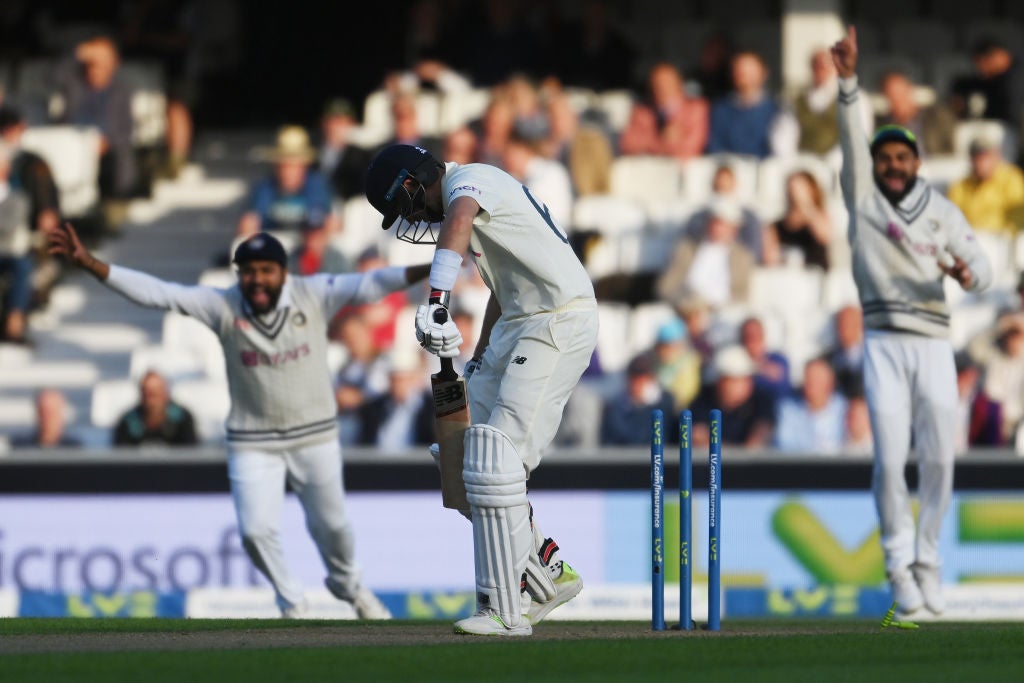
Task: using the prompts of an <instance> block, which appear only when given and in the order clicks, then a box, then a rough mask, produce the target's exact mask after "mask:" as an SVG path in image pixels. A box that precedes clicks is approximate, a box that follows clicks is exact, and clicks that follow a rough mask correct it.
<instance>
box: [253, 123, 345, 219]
mask: <svg viewBox="0 0 1024 683" xmlns="http://www.w3.org/2000/svg"><path fill="white" fill-rule="evenodd" d="M268 156H269V158H270V160H271V161H273V162H274V171H273V173H272V174H271V175H268V176H267V177H265V178H263V179H261V180H260V181H258V182H257V183H256V185H255V186H254V187H253V192H252V198H251V199H250V203H249V209H248V210H247V211H246V212H245V214H244V215H243V216H242V219H241V220H240V221H239V224H238V234H239V236H240V237H248V236H250V235H252V234H254V233H257V232H259V231H260V230H294V231H307V230H321V229H326V230H327V234H333V233H334V232H336V231H337V230H338V228H339V223H338V220H337V218H336V217H335V216H334V214H333V213H332V211H331V190H330V187H329V186H328V183H327V179H326V178H325V177H324V175H323V174H322V173H320V172H319V171H316V170H314V169H313V168H311V167H310V164H311V163H312V162H313V161H314V160H315V159H316V151H315V150H314V149H313V147H312V146H311V145H310V142H309V135H308V134H307V133H306V131H305V130H304V129H303V128H301V127H300V126H285V127H284V128H282V129H281V130H280V131H279V132H278V134H277V145H276V146H275V147H273V148H272V149H270V150H269V152H268Z"/></svg>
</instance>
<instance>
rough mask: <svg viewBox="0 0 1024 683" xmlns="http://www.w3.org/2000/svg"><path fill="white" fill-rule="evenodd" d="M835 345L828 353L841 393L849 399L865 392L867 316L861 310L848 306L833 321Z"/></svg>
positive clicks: (837, 312)
mask: <svg viewBox="0 0 1024 683" xmlns="http://www.w3.org/2000/svg"><path fill="white" fill-rule="evenodd" d="M832 329H833V333H834V336H835V344H834V345H833V346H832V348H831V349H830V350H829V351H828V353H827V355H826V356H827V358H828V361H829V364H830V365H831V366H832V372H834V373H835V376H836V386H837V387H838V388H839V392H840V393H841V394H842V395H843V396H845V397H847V398H852V397H854V396H860V395H862V394H863V393H864V317H863V316H862V315H861V312H860V307H859V306H856V305H854V304H848V305H846V306H843V307H842V308H840V309H839V310H838V311H836V314H835V317H833V319H832Z"/></svg>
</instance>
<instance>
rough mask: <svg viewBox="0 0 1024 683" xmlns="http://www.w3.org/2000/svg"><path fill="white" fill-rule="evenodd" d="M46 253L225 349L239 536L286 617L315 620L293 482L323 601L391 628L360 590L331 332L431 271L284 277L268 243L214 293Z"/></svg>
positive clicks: (281, 255)
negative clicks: (286, 541) (288, 513)
mask: <svg viewBox="0 0 1024 683" xmlns="http://www.w3.org/2000/svg"><path fill="white" fill-rule="evenodd" d="M48 241H49V245H50V253H53V254H63V255H64V256H66V257H68V259H69V260H70V261H72V262H73V263H75V264H76V265H78V266H79V267H81V268H83V269H85V270H87V271H88V272H90V273H92V274H93V275H94V276H96V278H97V279H99V280H100V281H101V282H103V283H104V284H105V285H107V286H108V287H110V288H111V289H112V290H114V291H115V292H117V293H118V294H120V295H122V296H124V297H125V298H126V299H129V300H131V301H133V302H135V303H137V304H140V305H142V306H146V307H148V308H159V309H163V310H176V311H178V312H180V313H184V314H186V315H190V316H192V317H194V318H195V319H197V320H199V321H200V322H202V323H203V324H205V325H206V326H207V327H209V328H210V329H211V330H213V331H214V333H216V335H217V337H218V338H219V339H220V342H221V345H222V347H223V351H224V360H225V362H226V367H227V378H228V387H229V390H230V394H231V411H230V414H229V415H228V419H227V442H228V444H227V445H228V476H229V479H230V482H231V492H232V496H233V498H234V503H235V511H236V513H237V516H238V526H239V532H240V534H241V537H242V545H243V546H244V547H245V550H246V552H247V553H248V555H249V558H250V559H251V560H252V562H253V564H254V565H255V566H256V568H257V569H259V570H260V572H262V573H263V574H264V576H266V577H267V579H269V581H270V583H271V584H272V585H273V587H274V591H275V593H276V597H277V605H278V607H279V608H280V609H281V613H282V615H283V616H285V617H301V616H303V614H304V613H305V612H306V609H307V604H306V600H305V598H304V596H303V590H302V586H301V585H300V584H299V583H297V582H296V581H295V580H294V579H293V578H292V577H291V575H290V574H289V572H288V569H287V567H286V565H285V561H284V554H283V552H282V550H281V542H280V537H279V527H280V519H279V518H280V515H281V510H282V506H283V503H284V485H285V480H286V478H287V481H288V483H289V484H291V486H292V489H293V490H294V491H295V493H296V495H297V496H298V498H299V500H300V501H301V503H302V508H303V511H304V513H305V516H306V527H307V529H308V530H309V533H310V536H312V538H313V540H314V541H315V543H316V546H317V549H318V550H319V552H320V557H321V558H322V560H323V563H324V566H325V568H326V569H327V578H326V579H325V580H324V583H325V585H326V586H327V589H328V590H329V591H330V592H331V593H332V594H333V595H334V596H335V597H337V598H338V599H339V600H344V601H346V602H349V603H351V604H352V606H353V608H354V610H355V612H356V614H357V616H359V617H360V618H363V619H388V618H390V616H391V615H390V613H389V612H388V609H387V608H386V607H385V606H384V605H383V604H382V603H381V602H380V601H379V600H378V599H377V597H376V596H375V595H374V594H373V593H372V592H371V591H370V590H368V589H367V588H366V587H365V586H364V585H363V584H362V581H361V578H360V572H359V568H358V566H357V564H356V561H355V544H354V534H353V529H352V524H351V522H350V520H349V518H348V515H347V514H346V511H345V500H344V488H343V483H342V468H341V447H340V444H339V440H338V432H337V426H336V413H337V404H336V402H335V399H334V392H333V389H332V384H331V374H330V371H329V370H328V367H327V353H326V345H327V324H328V322H329V321H330V320H331V318H332V317H333V315H334V314H335V313H336V312H337V311H338V310H339V309H340V308H341V307H342V306H345V305H348V304H361V303H366V302H371V301H376V300H378V299H380V298H382V297H384V296H385V295H387V294H389V293H391V292H394V291H398V290H401V289H404V288H406V287H408V286H409V285H410V284H411V283H413V282H416V281H417V280H422V279H423V278H425V277H426V276H427V273H428V272H429V266H427V265H423V266H411V267H409V268H382V269H379V270H375V271H369V272H366V273H352V274H343V275H328V274H318V275H313V276H311V277H298V276H294V275H288V274H287V270H286V267H287V255H286V253H285V250H284V247H283V246H282V245H281V243H280V242H279V241H278V240H277V239H275V238H274V237H273V236H271V235H268V234H266V233H262V234H258V235H254V236H253V237H251V238H249V239H248V240H246V241H245V242H243V243H242V244H240V245H239V246H238V248H237V249H236V250H235V254H234V262H235V264H237V266H238V283H237V284H235V285H233V286H232V287H229V288H228V289H215V288H213V287H201V286H185V285H180V284H176V283H169V282H164V281H162V280H159V279H157V278H155V277H153V276H151V275H147V274H145V273H141V272H138V271H134V270H130V269H128V268H124V267H121V266H116V265H107V264H106V263H104V262H102V261H100V260H99V259H97V258H95V257H94V256H93V255H92V254H90V253H89V251H88V250H87V249H85V247H83V246H82V243H81V242H80V241H79V239H78V236H77V235H76V234H75V230H74V228H73V227H71V226H70V225H68V226H66V227H65V229H64V230H56V231H54V232H52V233H50V234H49V235H48Z"/></svg>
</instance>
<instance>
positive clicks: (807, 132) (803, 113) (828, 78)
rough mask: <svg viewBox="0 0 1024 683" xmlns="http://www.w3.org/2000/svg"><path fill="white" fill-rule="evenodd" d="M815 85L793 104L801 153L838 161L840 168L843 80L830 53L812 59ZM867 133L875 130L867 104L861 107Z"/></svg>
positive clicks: (826, 51)
mask: <svg viewBox="0 0 1024 683" xmlns="http://www.w3.org/2000/svg"><path fill="white" fill-rule="evenodd" d="M810 66H811V84H810V85H809V86H808V87H807V88H805V89H804V90H802V91H801V92H800V94H799V95H797V97H796V99H795V100H794V102H793V113H794V116H795V117H796V122H797V125H798V126H799V129H800V141H799V143H798V144H797V149H798V150H799V151H800V152H805V153H807V154H816V155H818V156H827V157H829V158H830V159H831V158H834V159H835V161H836V164H835V165H836V167H838V166H839V163H838V160H839V155H840V151H839V119H838V118H837V114H838V108H837V105H836V98H837V97H838V96H839V77H838V75H837V74H836V67H835V65H834V64H833V63H832V55H831V54H830V53H829V51H828V50H827V49H824V48H822V49H820V50H815V51H814V53H813V54H812V55H811V63H810ZM861 109H862V114H863V117H864V130H865V131H869V130H871V127H872V124H873V121H872V119H873V118H874V113H873V112H872V111H871V105H870V103H869V102H868V101H867V100H864V103H863V105H862V106H861Z"/></svg>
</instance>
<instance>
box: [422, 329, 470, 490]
mask: <svg viewBox="0 0 1024 683" xmlns="http://www.w3.org/2000/svg"><path fill="white" fill-rule="evenodd" d="M443 310H444V309H441V310H440V311H439V312H442V311H443ZM439 322H443V321H439ZM430 388H431V390H432V391H433V394H434V425H435V428H436V430H437V445H438V446H439V447H440V448H441V504H442V505H444V506H445V507H446V508H451V509H453V510H468V509H469V501H467V500H466V483H465V482H464V481H463V480H462V456H463V454H464V452H465V445H464V442H463V437H464V436H465V435H466V429H468V428H469V398H468V396H467V394H466V380H465V379H463V378H462V377H459V373H457V372H455V367H454V366H453V365H452V359H451V358H442V359H441V370H440V372H438V373H436V374H433V375H431V376H430Z"/></svg>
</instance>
